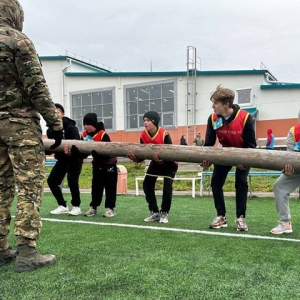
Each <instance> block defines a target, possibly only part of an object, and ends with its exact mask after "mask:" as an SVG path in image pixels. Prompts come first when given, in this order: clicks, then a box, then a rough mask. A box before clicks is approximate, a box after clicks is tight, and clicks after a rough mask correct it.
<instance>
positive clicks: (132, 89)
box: [124, 81, 176, 130]
mask: <svg viewBox="0 0 300 300" xmlns="http://www.w3.org/2000/svg"><path fill="white" fill-rule="evenodd" d="M124 92H125V99H126V111H125V115H126V129H127V130H131V129H138V130H140V129H142V128H144V121H143V115H144V113H145V112H147V111H150V110H154V111H156V112H158V114H159V115H160V119H161V120H160V126H162V127H167V128H172V127H175V118H174V115H175V98H176V91H175V82H174V81H167V82H166V81H164V82H155V83H154V82H151V83H149V84H142V85H130V86H127V87H125V88H124Z"/></svg>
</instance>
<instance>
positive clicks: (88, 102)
mask: <svg viewBox="0 0 300 300" xmlns="http://www.w3.org/2000/svg"><path fill="white" fill-rule="evenodd" d="M114 100H115V92H114V89H99V90H91V91H81V92H74V93H71V107H72V110H71V111H72V118H73V119H74V120H75V121H76V126H77V127H78V129H79V131H83V130H84V128H83V123H82V120H83V117H84V116H85V115H86V114H87V113H89V112H93V113H95V114H97V116H98V122H100V121H102V122H103V123H104V126H105V129H106V130H108V131H112V130H114V122H113V111H114Z"/></svg>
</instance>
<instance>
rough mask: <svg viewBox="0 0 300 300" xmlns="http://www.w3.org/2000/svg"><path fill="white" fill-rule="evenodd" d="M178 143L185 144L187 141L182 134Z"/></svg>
mask: <svg viewBox="0 0 300 300" xmlns="http://www.w3.org/2000/svg"><path fill="white" fill-rule="evenodd" d="M180 145H184V146H187V145H188V144H187V142H186V138H185V135H182V136H181V138H180Z"/></svg>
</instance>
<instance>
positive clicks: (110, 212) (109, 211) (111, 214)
mask: <svg viewBox="0 0 300 300" xmlns="http://www.w3.org/2000/svg"><path fill="white" fill-rule="evenodd" d="M115 215H116V212H115V210H114V209H110V208H105V213H104V214H103V217H106V218H111V217H114V216H115Z"/></svg>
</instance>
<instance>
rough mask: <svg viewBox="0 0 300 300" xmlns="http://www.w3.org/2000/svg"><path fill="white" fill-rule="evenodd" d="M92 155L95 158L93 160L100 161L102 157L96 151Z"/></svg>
mask: <svg viewBox="0 0 300 300" xmlns="http://www.w3.org/2000/svg"><path fill="white" fill-rule="evenodd" d="M91 154H92V156H93V159H95V160H97V159H99V156H100V155H99V154H98V153H97V152H96V150H92V152H91Z"/></svg>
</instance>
